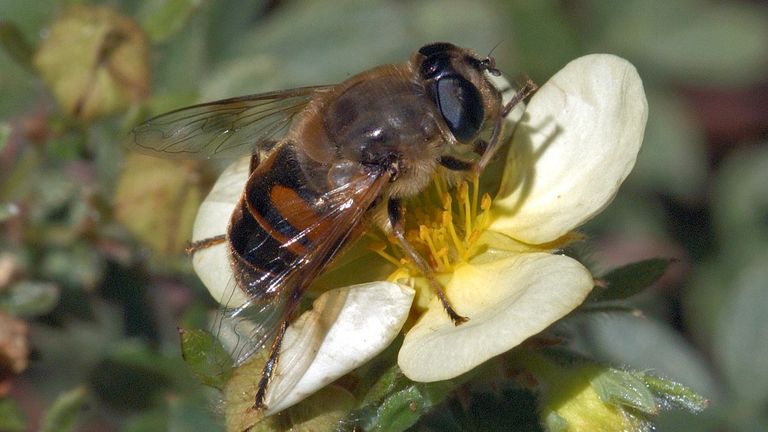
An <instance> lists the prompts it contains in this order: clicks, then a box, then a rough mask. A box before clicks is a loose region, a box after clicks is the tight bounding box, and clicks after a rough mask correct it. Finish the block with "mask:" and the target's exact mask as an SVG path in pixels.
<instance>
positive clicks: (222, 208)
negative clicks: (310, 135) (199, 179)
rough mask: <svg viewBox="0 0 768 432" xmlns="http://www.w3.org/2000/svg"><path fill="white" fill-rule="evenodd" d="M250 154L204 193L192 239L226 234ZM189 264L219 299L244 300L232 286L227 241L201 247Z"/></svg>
mask: <svg viewBox="0 0 768 432" xmlns="http://www.w3.org/2000/svg"><path fill="white" fill-rule="evenodd" d="M249 164H250V158H243V159H241V160H239V161H237V162H235V163H233V164H232V165H230V166H229V167H227V169H226V170H224V172H223V173H222V174H221V176H219V178H218V180H217V181H216V184H214V186H213V188H212V189H211V192H209V193H208V196H207V197H205V200H203V203H202V204H201V205H200V208H199V209H198V210H197V217H196V218H195V224H194V227H193V228H192V241H199V240H203V239H207V238H211V237H215V236H217V235H221V234H226V232H227V226H228V225H229V219H230V217H231V216H232V211H233V210H234V208H235V204H237V201H238V200H239V199H240V194H241V193H242V192H243V188H244V187H245V182H246V181H247V180H248V169H249ZM192 266H193V267H194V269H195V272H196V273H197V276H198V277H199V278H200V280H201V281H203V284H204V285H205V286H206V288H208V291H209V292H210V293H211V296H212V297H213V298H214V299H216V301H218V302H219V303H222V304H223V303H224V299H227V301H226V306H229V307H235V306H239V305H242V304H244V303H245V302H246V297H245V295H243V293H242V291H240V290H237V289H235V284H234V276H233V274H232V269H231V268H230V264H229V257H228V254H227V246H226V244H218V245H215V246H211V247H208V248H205V249H201V250H199V251H197V252H195V254H194V255H193V256H192Z"/></svg>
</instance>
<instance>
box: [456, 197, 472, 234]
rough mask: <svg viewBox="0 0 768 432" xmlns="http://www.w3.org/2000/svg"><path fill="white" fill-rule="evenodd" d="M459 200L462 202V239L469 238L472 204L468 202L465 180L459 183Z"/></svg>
mask: <svg viewBox="0 0 768 432" xmlns="http://www.w3.org/2000/svg"><path fill="white" fill-rule="evenodd" d="M458 193H459V200H460V202H461V203H462V204H463V205H462V207H463V210H464V211H463V212H462V213H463V216H464V241H465V242H466V241H468V240H469V234H470V233H471V232H472V213H473V211H472V205H471V204H470V203H469V186H468V185H467V182H461V184H460V185H459V190H458Z"/></svg>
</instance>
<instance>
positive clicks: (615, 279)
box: [588, 258, 675, 302]
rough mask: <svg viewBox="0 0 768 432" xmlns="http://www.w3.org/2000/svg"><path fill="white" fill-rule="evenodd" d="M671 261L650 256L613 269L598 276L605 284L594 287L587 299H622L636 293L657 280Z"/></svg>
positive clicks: (596, 300) (592, 300)
mask: <svg viewBox="0 0 768 432" xmlns="http://www.w3.org/2000/svg"><path fill="white" fill-rule="evenodd" d="M673 262H675V260H672V259H669V258H651V259H647V260H644V261H638V262H636V263H632V264H627V265H625V266H623V267H619V268H616V269H613V270H611V271H610V272H609V273H608V274H606V275H605V276H603V277H601V278H600V279H601V280H602V281H603V282H604V285H605V286H604V287H601V286H598V287H595V289H594V290H593V291H592V293H591V294H590V295H589V297H588V301H590V302H598V301H612V300H623V299H625V298H627V297H631V296H633V295H635V294H638V293H639V292H641V291H643V290H644V289H645V288H648V287H649V286H651V285H652V284H653V283H654V282H656V281H657V280H659V278H660V277H661V276H662V275H664V272H666V271H667V268H668V267H669V265H670V264H672V263H673Z"/></svg>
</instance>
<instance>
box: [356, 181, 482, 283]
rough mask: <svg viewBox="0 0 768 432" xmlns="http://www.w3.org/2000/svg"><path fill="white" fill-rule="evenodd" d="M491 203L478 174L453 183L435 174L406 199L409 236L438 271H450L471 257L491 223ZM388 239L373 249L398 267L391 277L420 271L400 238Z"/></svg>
mask: <svg viewBox="0 0 768 432" xmlns="http://www.w3.org/2000/svg"><path fill="white" fill-rule="evenodd" d="M491 203H492V201H491V197H490V195H488V194H487V193H485V194H482V195H481V194H480V185H479V178H478V177H477V176H473V177H472V178H470V179H469V180H468V181H462V182H460V183H459V184H458V185H456V186H450V185H449V184H448V182H447V181H446V180H445V178H444V177H442V176H440V175H436V176H435V177H434V178H433V181H432V186H431V187H430V188H428V189H427V190H425V191H424V192H422V193H421V194H419V195H418V196H416V197H414V198H412V199H410V200H408V201H407V202H406V203H405V218H404V222H405V229H406V238H407V239H408V241H409V242H410V243H411V244H412V245H413V246H414V247H415V248H416V250H417V251H418V252H419V253H420V254H421V256H422V257H424V258H425V259H426V260H427V262H428V263H429V265H430V267H431V268H432V270H433V271H434V272H435V274H436V275H438V276H439V275H440V274H446V273H451V272H453V271H454V270H455V268H456V266H457V265H458V264H461V263H466V262H467V261H469V259H471V258H472V252H473V250H474V248H473V246H474V244H475V243H476V242H477V239H478V238H479V237H480V234H482V232H483V230H485V229H486V228H487V227H488V225H489V223H490V214H489V212H490V208H491ZM388 240H389V241H388V242H387V243H386V244H385V243H383V242H378V243H376V245H375V247H371V250H372V251H374V252H376V253H377V254H379V255H380V256H381V257H382V258H384V259H385V260H387V261H388V262H390V263H392V264H395V266H396V267H397V270H396V271H395V272H394V273H393V274H392V275H391V277H390V278H389V279H392V277H394V276H395V275H399V276H402V275H403V274H406V273H407V274H410V275H414V276H415V275H419V271H418V269H417V268H416V267H415V265H414V264H413V263H412V262H410V260H409V259H408V258H407V255H406V254H405V252H404V251H403V250H401V248H400V246H399V245H398V243H397V240H395V239H394V238H389V239H388Z"/></svg>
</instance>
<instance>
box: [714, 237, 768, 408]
mask: <svg viewBox="0 0 768 432" xmlns="http://www.w3.org/2000/svg"><path fill="white" fill-rule="evenodd" d="M767 262H768V254H766V253H765V252H764V253H762V254H758V255H756V256H755V257H754V258H753V259H752V260H751V261H750V262H748V263H746V264H745V265H744V266H743V267H742V269H741V270H740V271H739V272H738V273H737V274H736V277H735V278H734V279H733V281H732V282H731V284H732V287H731V297H730V299H729V300H728V302H727V304H726V305H725V307H724V309H723V311H722V313H721V314H720V317H719V318H720V319H719V321H718V329H717V330H718V331H717V334H716V336H715V337H716V338H715V356H716V358H717V359H719V362H720V365H721V367H722V371H723V375H724V376H725V378H726V380H727V382H728V384H729V387H730V388H731V389H732V391H733V392H735V393H736V395H738V396H739V397H740V398H741V399H742V403H743V404H746V405H748V406H753V407H764V406H765V405H766V404H767V403H768V343H766V341H767V340H768V320H767V319H766V316H765V315H766V310H768V289H766V281H768V266H766V263H767ZM755 414H757V413H755Z"/></svg>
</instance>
